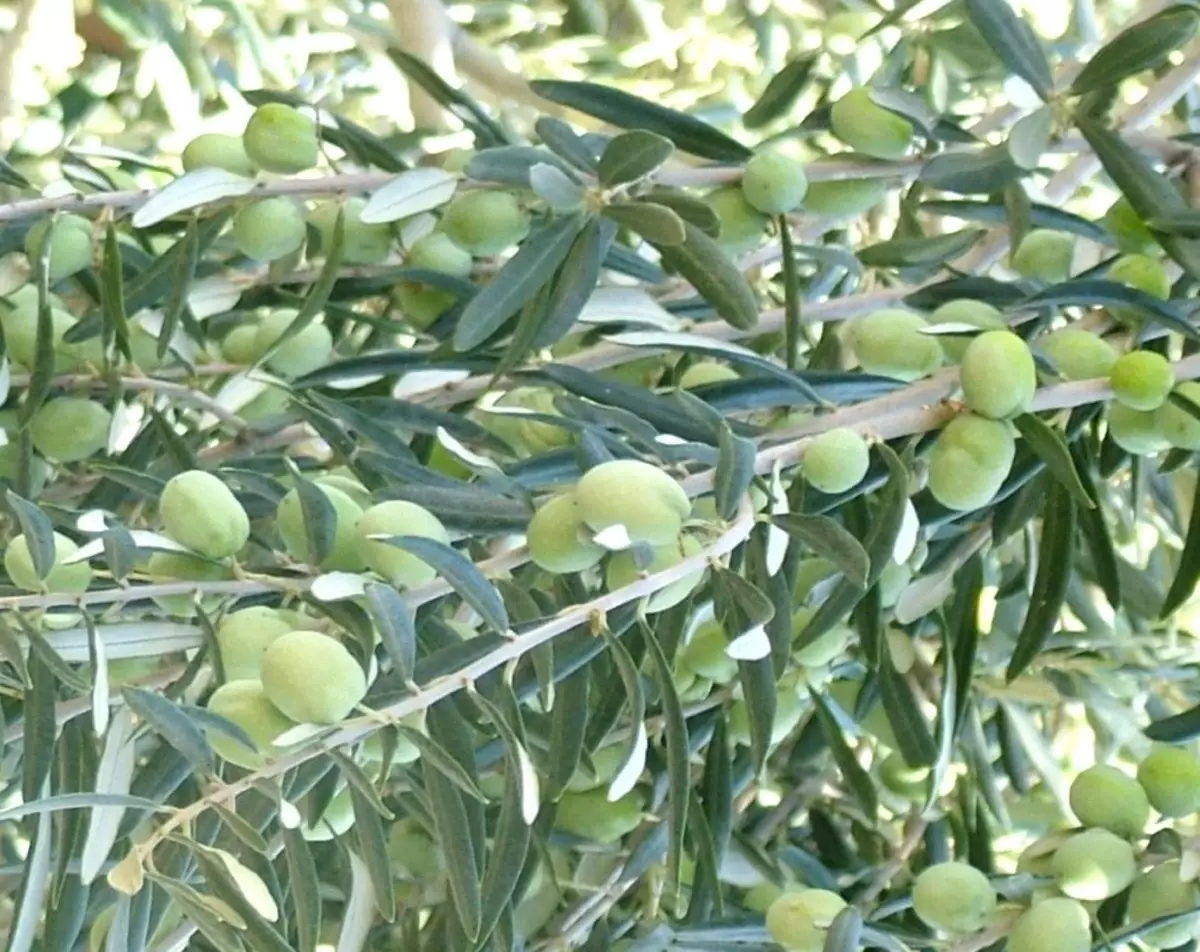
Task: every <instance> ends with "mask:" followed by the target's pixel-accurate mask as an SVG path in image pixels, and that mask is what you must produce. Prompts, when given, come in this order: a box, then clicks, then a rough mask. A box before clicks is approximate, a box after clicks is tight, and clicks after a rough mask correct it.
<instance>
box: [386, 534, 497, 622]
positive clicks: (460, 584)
mask: <svg viewBox="0 0 1200 952" xmlns="http://www.w3.org/2000/svg"><path fill="white" fill-rule="evenodd" d="M373 538H376V537H373ZM378 541H380V542H385V543H387V544H388V545H394V546H395V547H396V548H398V549H403V550H404V551H405V552H410V553H412V554H413V555H415V556H416V557H417V558H418V559H420V560H421V561H422V562H425V563H427V564H428V565H430V566H432V567H433V568H435V569H437V573H438V575H440V576H441V577H442V578H444V579H445V580H446V581H447V582H448V583H449V584H450V587H451V588H453V589H454V591H455V592H457V593H458V595H459V596H460V597H461V598H462V600H463V601H464V602H466V603H467V604H468V605H470V606H471V607H472V608H473V609H475V611H477V612H478V613H479V615H480V617H481V618H483V621H484V624H486V625H487V626H488V627H489V628H492V629H493V630H495V631H496V632H497V633H498V634H504V633H505V632H506V631H508V612H507V611H506V610H505V608H504V601H503V599H501V598H500V593H499V592H497V591H496V586H494V585H493V584H492V583H491V582H489V581H488V580H487V578H486V576H484V574H483V573H482V572H480V571H479V569H477V568H476V567H475V563H474V562H472V561H471V560H470V559H468V558H466V557H465V556H463V555H462V554H460V553H459V552H458V550H457V549H453V548H451V547H450V546H448V545H446V544H445V543H444V542H439V541H437V540H436V539H426V538H424V537H422V536H385V537H379V538H378Z"/></svg>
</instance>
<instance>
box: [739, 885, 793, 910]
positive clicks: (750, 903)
mask: <svg viewBox="0 0 1200 952" xmlns="http://www.w3.org/2000/svg"><path fill="white" fill-rule="evenodd" d="M782 895H784V888H783V887H782V886H779V885H777V884H775V883H773V882H771V881H770V880H769V879H764V880H762V881H761V882H758V883H755V884H754V885H753V886H751V887H750V888H749V889H747V890H746V894H745V895H744V896H742V908H743V909H749V910H750V911H751V912H757V913H760V914H762V915H764V916H765V915H766V914H767V910H768V909H770V908H771V904H772V903H773V902H774V901H775V900H776V899H778V898H779V897H780V896H782Z"/></svg>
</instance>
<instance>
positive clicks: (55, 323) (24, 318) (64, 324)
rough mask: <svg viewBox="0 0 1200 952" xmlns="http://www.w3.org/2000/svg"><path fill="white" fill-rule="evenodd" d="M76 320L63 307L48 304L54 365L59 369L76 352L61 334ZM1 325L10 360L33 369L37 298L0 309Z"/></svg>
mask: <svg viewBox="0 0 1200 952" xmlns="http://www.w3.org/2000/svg"><path fill="white" fill-rule="evenodd" d="M74 324H75V318H73V317H72V316H71V315H70V314H68V313H67V312H66V311H64V310H61V309H60V308H57V307H51V308H50V325H51V333H50V340H51V344H52V346H53V348H54V354H55V366H56V368H58V369H60V370H61V369H63V368H64V367H67V366H71V365H74V363H75V354H74V352H73V351H74V349H73V348H72V346H71V345H70V344H67V343H66V342H64V341H63V335H64V334H65V333H66V332H67V331H68V330H70V329H71V327H73V326H74ZM0 327H3V329H4V345H5V347H6V348H7V351H8V356H9V357H10V358H11V359H12V361H13V362H14V363H16V364H18V365H19V366H20V367H22V368H23V369H25V370H32V369H33V367H34V364H35V363H36V361H37V327H38V311H37V302H36V301H35V302H33V303H32V304H30V303H23V304H20V305H18V306H17V307H15V308H13V309H12V310H11V311H4V310H3V309H0Z"/></svg>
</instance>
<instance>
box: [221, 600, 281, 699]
mask: <svg viewBox="0 0 1200 952" xmlns="http://www.w3.org/2000/svg"><path fill="white" fill-rule="evenodd" d="M292 630H293V626H292V625H290V624H288V622H286V621H285V620H284V619H283V618H281V617H280V616H279V613H278V612H277V611H275V609H273V608H266V607H265V606H262V605H255V606H253V607H251V608H242V609H239V610H238V611H235V612H230V613H229V614H228V615H226V616H225V617H224V618H222V619H221V623H220V624H219V625H217V632H216V636H217V650H218V651H219V652H220V653H221V667H222V668H223V669H224V672H225V679H226V680H227V681H239V680H242V679H245V678H250V679H254V680H257V679H258V677H259V675H260V674H261V672H262V656H263V652H264V651H266V650H267V647H268V646H269V645H270V644H271V642H273V641H274V640H275V639H276V638H278V637H279V636H280V635H286V634H287V633H288V632H289V631H292Z"/></svg>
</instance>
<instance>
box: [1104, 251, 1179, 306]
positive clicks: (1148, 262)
mask: <svg viewBox="0 0 1200 952" xmlns="http://www.w3.org/2000/svg"><path fill="white" fill-rule="evenodd" d="M1108 278H1109V280H1110V281H1116V282H1118V283H1119V284H1125V285H1128V286H1129V287H1131V288H1136V289H1137V290H1139V291H1142V292H1144V293H1146V294H1149V295H1150V296H1152V297H1156V298H1161V299H1162V300H1164V301H1165V300H1167V299H1168V298H1169V297H1170V296H1171V278H1170V276H1169V275H1168V274H1167V269H1166V268H1164V267H1163V263H1162V262H1161V261H1159V260H1158V259H1157V258H1151V257H1150V256H1149V255H1125V256H1123V257H1121V258H1118V259H1117V260H1116V261H1114V262H1113V263H1112V266H1111V267H1110V268H1109V269H1108Z"/></svg>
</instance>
